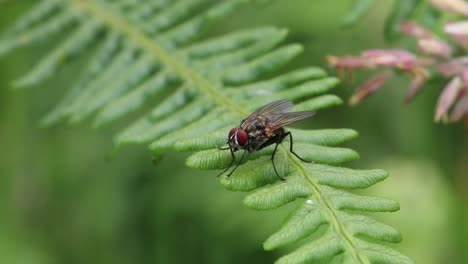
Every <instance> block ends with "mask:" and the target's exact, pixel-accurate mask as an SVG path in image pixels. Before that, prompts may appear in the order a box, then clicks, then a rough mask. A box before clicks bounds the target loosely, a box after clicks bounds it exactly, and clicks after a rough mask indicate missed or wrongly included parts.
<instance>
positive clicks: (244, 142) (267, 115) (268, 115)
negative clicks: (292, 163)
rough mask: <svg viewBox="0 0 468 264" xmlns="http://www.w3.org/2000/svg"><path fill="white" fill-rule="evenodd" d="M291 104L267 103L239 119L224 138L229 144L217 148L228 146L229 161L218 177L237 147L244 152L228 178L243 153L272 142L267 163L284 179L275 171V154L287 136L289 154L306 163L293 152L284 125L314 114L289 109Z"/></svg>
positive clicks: (283, 101)
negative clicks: (271, 150)
mask: <svg viewBox="0 0 468 264" xmlns="http://www.w3.org/2000/svg"><path fill="white" fill-rule="evenodd" d="M292 107H293V103H292V102H291V101H288V100H278V101H274V102H271V103H269V104H267V105H265V106H264V107H262V108H260V109H258V110H257V111H255V112H253V113H252V114H250V115H249V116H248V117H247V118H245V119H244V120H242V121H241V123H240V125H239V126H238V127H235V128H233V129H231V131H229V134H228V141H227V144H228V145H229V146H228V147H226V148H220V149H222V150H228V149H229V150H230V152H231V156H232V160H231V162H230V163H229V165H228V167H227V168H226V169H225V170H224V171H223V172H221V173H220V174H219V175H218V177H219V176H221V175H222V174H223V173H225V172H226V171H228V170H229V168H231V167H232V166H233V165H234V162H235V160H236V157H235V156H234V152H236V151H238V150H241V149H242V150H244V153H243V154H242V156H241V158H240V160H239V162H238V163H237V164H236V166H235V167H234V169H233V170H232V171H231V172H230V173H228V174H227V177H230V176H231V175H232V174H233V173H234V171H235V170H236V169H237V168H238V167H239V165H240V164H241V163H242V161H243V160H244V157H245V155H246V153H251V152H254V151H258V150H261V149H263V148H266V147H268V146H270V145H272V144H276V145H275V149H274V150H273V154H272V155H271V163H272V164H273V169H274V170H275V173H276V176H277V177H278V178H279V179H281V180H283V181H284V180H285V179H284V178H283V177H281V176H280V175H279V174H278V171H277V170H276V166H275V154H276V150H277V149H278V145H279V144H280V143H281V142H283V140H284V139H285V138H286V137H288V136H289V151H291V153H292V154H294V156H296V157H297V158H298V159H300V160H302V161H304V162H310V161H306V160H304V159H303V158H301V157H299V155H297V154H296V152H294V150H293V137H292V134H291V132H288V131H286V130H285V129H284V126H286V125H289V124H292V123H294V122H297V121H300V120H302V119H305V118H308V117H311V116H313V115H314V114H315V112H312V111H302V112H291V110H292Z"/></svg>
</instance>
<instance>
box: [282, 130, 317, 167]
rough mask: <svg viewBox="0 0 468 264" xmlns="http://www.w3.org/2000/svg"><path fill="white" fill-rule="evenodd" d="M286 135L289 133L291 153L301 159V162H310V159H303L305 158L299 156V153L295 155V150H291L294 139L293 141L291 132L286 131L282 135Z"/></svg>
mask: <svg viewBox="0 0 468 264" xmlns="http://www.w3.org/2000/svg"><path fill="white" fill-rule="evenodd" d="M288 135H289V151H291V153H292V154H294V156H296V157H297V158H298V159H300V160H302V161H303V162H306V163H311V162H312V161H311V160H305V159H303V158H301V157H299V155H297V153H296V152H294V150H293V145H294V141H293V137H292V134H291V132H287V133H286V134H284V137H286V136H288Z"/></svg>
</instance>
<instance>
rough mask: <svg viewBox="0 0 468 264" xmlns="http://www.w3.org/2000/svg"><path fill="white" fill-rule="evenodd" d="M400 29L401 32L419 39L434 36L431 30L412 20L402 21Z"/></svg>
mask: <svg viewBox="0 0 468 264" xmlns="http://www.w3.org/2000/svg"><path fill="white" fill-rule="evenodd" d="M399 30H400V32H401V33H403V34H405V35H407V36H410V37H414V38H417V39H422V38H431V37H432V33H431V32H430V31H429V30H427V29H426V28H424V27H423V26H421V25H419V24H417V23H415V22H411V21H405V22H403V23H401V24H400V28H399Z"/></svg>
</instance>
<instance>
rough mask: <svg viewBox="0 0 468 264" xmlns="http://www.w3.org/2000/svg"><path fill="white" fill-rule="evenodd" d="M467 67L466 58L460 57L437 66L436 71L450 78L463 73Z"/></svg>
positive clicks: (467, 58)
mask: <svg viewBox="0 0 468 264" xmlns="http://www.w3.org/2000/svg"><path fill="white" fill-rule="evenodd" d="M467 66H468V57H460V58H457V59H453V60H450V61H448V62H445V63H441V64H439V65H438V66H437V70H439V72H440V73H442V74H443V75H444V76H445V77H452V76H455V75H458V74H461V73H463V70H464V69H465V67H467Z"/></svg>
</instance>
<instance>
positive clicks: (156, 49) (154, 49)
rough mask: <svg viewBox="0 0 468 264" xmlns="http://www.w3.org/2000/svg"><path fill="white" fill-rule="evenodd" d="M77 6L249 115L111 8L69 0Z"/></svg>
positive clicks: (224, 104) (223, 102) (217, 100)
mask: <svg viewBox="0 0 468 264" xmlns="http://www.w3.org/2000/svg"><path fill="white" fill-rule="evenodd" d="M67 1H69V2H70V3H71V4H72V5H74V6H75V7H77V8H79V9H81V10H83V11H84V12H85V13H88V14H90V15H91V16H92V17H95V18H96V19H98V20H100V21H101V22H102V23H103V24H105V25H107V26H109V27H110V28H112V29H113V30H115V31H119V32H121V33H122V34H124V35H127V36H128V37H129V38H131V39H132V40H134V41H135V43H136V44H138V45H139V46H140V47H141V48H143V49H145V50H146V51H148V52H149V53H151V54H153V55H154V56H155V58H156V59H158V60H160V61H161V62H162V63H163V64H164V65H166V66H167V67H168V68H170V69H171V70H173V71H174V72H176V73H177V74H178V76H180V77H182V78H183V79H185V80H186V81H191V82H193V83H194V84H195V86H196V87H197V88H199V89H200V90H202V91H203V92H204V93H205V94H207V95H208V96H209V97H211V98H212V99H213V102H215V103H216V104H219V105H220V106H222V107H226V108H229V109H231V110H233V111H234V112H236V113H240V114H241V115H247V114H248V111H246V110H244V109H243V108H241V107H240V106H239V104H238V103H236V102H233V101H231V100H229V99H228V98H226V97H225V96H223V94H222V93H221V92H220V91H219V89H216V87H215V86H214V85H212V84H211V83H210V82H209V81H208V80H206V79H205V78H203V76H201V75H200V74H199V73H197V72H195V71H193V70H191V69H190V68H188V67H187V66H186V65H185V64H183V63H180V62H178V61H177V60H176V59H175V58H173V57H172V56H171V55H170V54H169V53H168V52H167V51H166V50H164V48H162V47H161V46H160V45H158V43H157V42H156V41H155V40H154V39H152V38H150V37H148V36H147V35H146V34H145V33H144V32H142V31H141V30H139V29H138V28H136V27H134V26H132V24H130V23H129V22H128V21H126V20H124V19H122V18H121V17H119V16H117V15H115V14H113V13H112V11H111V8H102V7H101V5H100V4H96V3H93V1H83V0H67Z"/></svg>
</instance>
